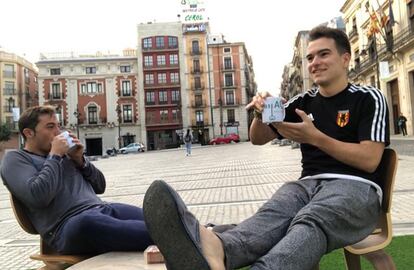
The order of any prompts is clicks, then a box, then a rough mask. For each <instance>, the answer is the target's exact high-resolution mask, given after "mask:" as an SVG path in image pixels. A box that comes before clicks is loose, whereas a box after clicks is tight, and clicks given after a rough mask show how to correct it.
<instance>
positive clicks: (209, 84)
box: [206, 35, 215, 138]
mask: <svg viewBox="0 0 414 270" xmlns="http://www.w3.org/2000/svg"><path fill="white" fill-rule="evenodd" d="M208 37H209V36H208V35H207V38H206V48H207V76H208V93H209V96H210V114H211V126H212V131H213V138H214V134H215V133H214V116H213V96H212V94H211V79H210V53H209V50H210V49H209V47H208Z"/></svg>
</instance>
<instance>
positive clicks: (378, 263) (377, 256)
mask: <svg viewBox="0 0 414 270" xmlns="http://www.w3.org/2000/svg"><path fill="white" fill-rule="evenodd" d="M363 256H364V257H365V258H366V259H367V260H368V261H369V262H370V263H371V264H372V265H373V266H374V269H376V270H396V269H397V268H396V267H395V264H394V261H393V259H392V257H391V256H390V255H388V254H387V253H385V251H384V250H382V249H381V250H377V251H374V252H371V253H367V254H364V255H363Z"/></svg>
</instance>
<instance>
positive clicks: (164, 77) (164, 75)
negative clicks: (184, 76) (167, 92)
mask: <svg viewBox="0 0 414 270" xmlns="http://www.w3.org/2000/svg"><path fill="white" fill-rule="evenodd" d="M158 83H167V73H158Z"/></svg>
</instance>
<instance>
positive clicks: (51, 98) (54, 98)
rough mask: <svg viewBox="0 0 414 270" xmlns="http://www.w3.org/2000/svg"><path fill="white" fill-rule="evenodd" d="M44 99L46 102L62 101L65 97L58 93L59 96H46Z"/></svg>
mask: <svg viewBox="0 0 414 270" xmlns="http://www.w3.org/2000/svg"><path fill="white" fill-rule="evenodd" d="M45 99H47V100H63V99H65V96H64V95H63V94H62V93H60V94H59V95H52V94H46V97H45Z"/></svg>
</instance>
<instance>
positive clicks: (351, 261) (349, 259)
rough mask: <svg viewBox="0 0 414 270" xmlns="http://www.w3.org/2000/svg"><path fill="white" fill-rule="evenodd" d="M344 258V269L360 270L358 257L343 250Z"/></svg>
mask: <svg viewBox="0 0 414 270" xmlns="http://www.w3.org/2000/svg"><path fill="white" fill-rule="evenodd" d="M344 256H345V262H346V269H348V270H361V260H360V256H359V255H355V254H352V253H351V252H349V251H348V250H346V249H344Z"/></svg>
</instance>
